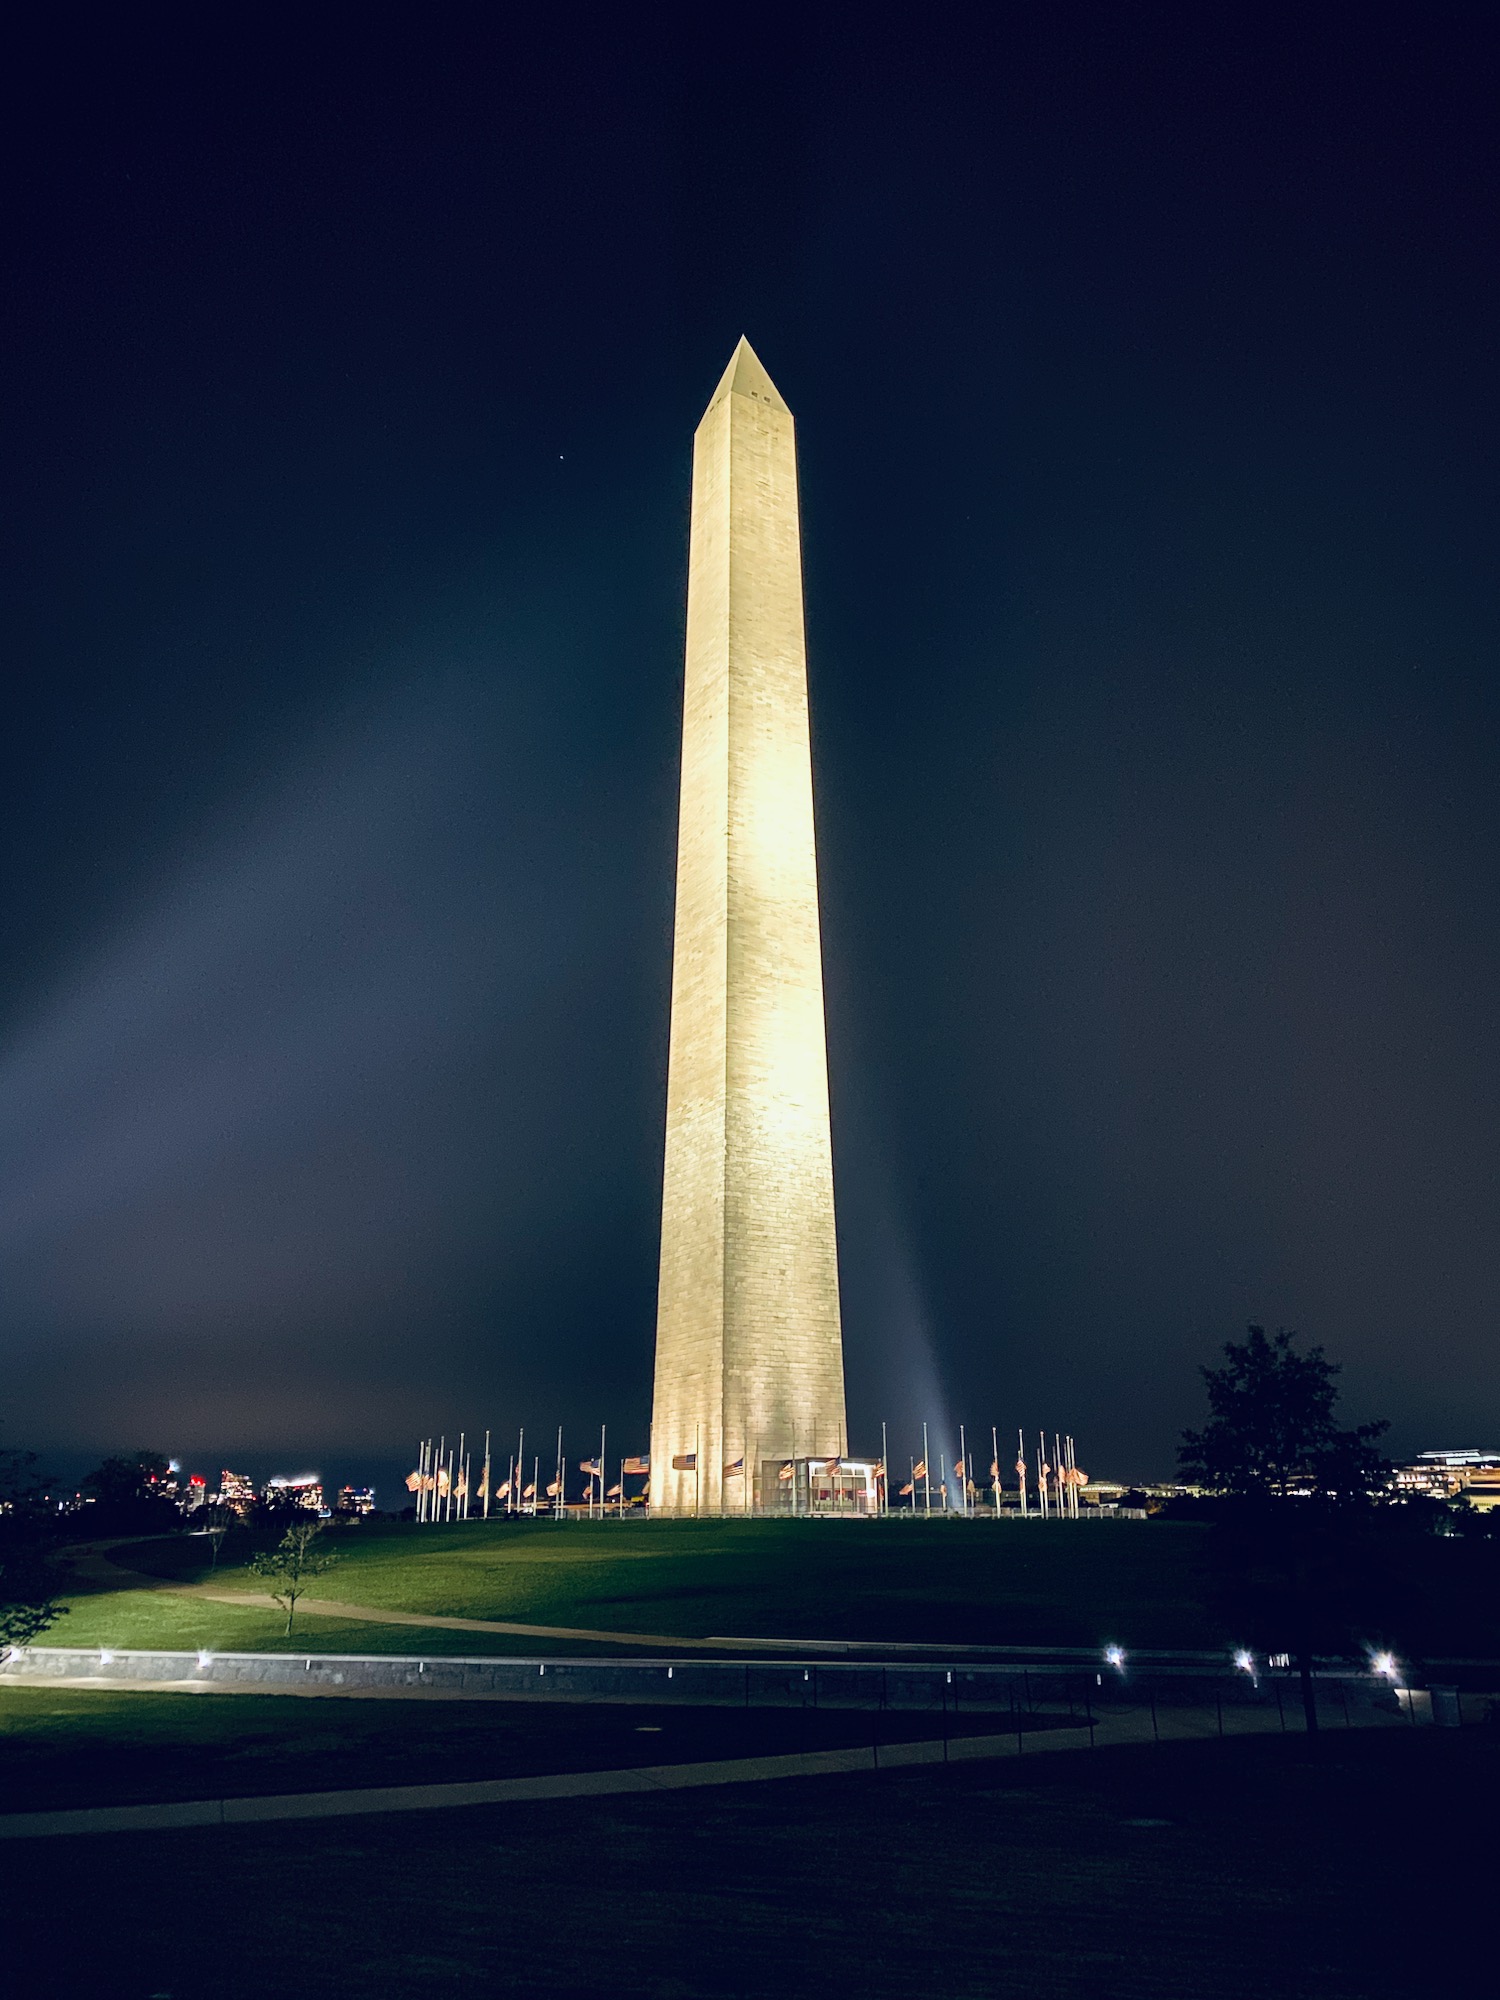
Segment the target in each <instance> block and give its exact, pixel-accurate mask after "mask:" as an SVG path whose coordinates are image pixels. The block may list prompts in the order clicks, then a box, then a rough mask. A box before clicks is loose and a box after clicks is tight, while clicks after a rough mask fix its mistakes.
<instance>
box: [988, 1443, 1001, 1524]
mask: <svg viewBox="0 0 1500 2000" xmlns="http://www.w3.org/2000/svg"><path fill="white" fill-rule="evenodd" d="M990 1492H991V1493H992V1494H993V1495H994V1498H995V1519H996V1520H997V1521H998V1520H999V1518H1000V1429H999V1426H998V1425H997V1424H991V1425H990Z"/></svg>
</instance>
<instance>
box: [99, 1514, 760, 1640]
mask: <svg viewBox="0 0 1500 2000" xmlns="http://www.w3.org/2000/svg"><path fill="white" fill-rule="evenodd" d="M134 1539H136V1538H135V1537H133V1536H132V1537H130V1538H129V1540H127V1541H120V1542H94V1543H89V1542H84V1543H80V1544H78V1545H77V1546H75V1547H74V1548H72V1549H70V1550H69V1551H68V1553H69V1556H70V1557H71V1559H72V1563H73V1570H74V1574H75V1575H76V1576H78V1577H81V1578H82V1579H83V1580H84V1581H85V1582H87V1583H90V1584H94V1585H96V1586H98V1587H100V1588H102V1589H109V1588H111V1587H113V1588H114V1589H116V1590H118V1589H121V1588H125V1589H140V1588H143V1587H144V1588H145V1589H147V1590H159V1591H162V1592H164V1593H165V1594H166V1595H168V1596H170V1597H196V1598H201V1599H207V1600H208V1601H209V1602H210V1603H213V1604H238V1605H241V1606H243V1607H251V1608H253V1609H255V1610H257V1611H261V1610H267V1609H269V1610H272V1611H275V1610H278V1609H280V1608H281V1607H280V1606H278V1605H277V1603H276V1600H275V1598H274V1597H272V1596H271V1594H270V1592H269V1591H257V1590H225V1589H223V1588H222V1587H221V1586H220V1585H218V1584H214V1583H173V1582H172V1581H171V1579H170V1578H167V1577H160V1576H152V1575H151V1574H150V1573H149V1572H148V1571H146V1570H139V1569H131V1568H130V1567H129V1565H128V1564H127V1563H124V1562H122V1561H120V1560H119V1558H118V1557H117V1556H115V1557H112V1556H111V1555H110V1553H109V1551H111V1550H118V1549H122V1548H128V1547H129V1545H130V1541H131V1540H134ZM150 1539H152V1540H155V1539H156V1538H155V1537H154V1536H153V1537H151V1538H150ZM136 1578H139V1579H140V1581H139V1583H137V1582H136V1581H134V1579H136ZM297 1616H298V1617H299V1618H303V1617H306V1618H342V1619H345V1620H350V1621H353V1622H354V1623H356V1624H360V1625H416V1626H425V1627H427V1628H428V1629H434V1628H435V1629H437V1630H439V1631H444V1632H498V1633H502V1634H504V1635H505V1636H506V1637H508V1638H512V1639H581V1640H583V1641H585V1642H587V1643H588V1644H591V1645H602V1646H650V1647H652V1648H654V1649H659V1648H665V1649H667V1650H668V1651H675V1650H680V1649H684V1648H686V1649H688V1650H692V1651H703V1650H707V1651H710V1652H716V1653H719V1652H723V1650H724V1649H725V1647H727V1646H740V1645H744V1646H746V1647H755V1648H758V1647H759V1646H760V1645H761V1643H762V1642H761V1641H759V1640H756V1639H749V1640H739V1639H685V1638H684V1637H683V1636H682V1634H681V1633H680V1632H602V1631H597V1630H595V1629H594V1628H593V1627H591V1626H586V1625H525V1624H521V1623H519V1622H518V1621H516V1620H515V1619H510V1618H450V1617H447V1616H445V1615H444V1614H442V1613H440V1612H436V1611H383V1610H381V1609H380V1608H379V1606H377V1605H373V1604H345V1603H343V1602H342V1601H340V1600H338V1599H334V1598H330V1597H299V1598H298V1600H297ZM792 1643H795V1642H792Z"/></svg>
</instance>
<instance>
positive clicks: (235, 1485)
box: [219, 1470, 255, 1514]
mask: <svg viewBox="0 0 1500 2000" xmlns="http://www.w3.org/2000/svg"><path fill="white" fill-rule="evenodd" d="M219 1505H220V1506H221V1507H232V1508H233V1509H234V1511H235V1513H236V1514H247V1513H248V1512H249V1511H250V1509H251V1508H252V1507H253V1506H254V1505H255V1481H254V1480H253V1479H251V1478H250V1477H249V1476H248V1475H247V1474H245V1473H243V1472H230V1471H227V1470H226V1471H224V1472H221V1473H220V1474H219Z"/></svg>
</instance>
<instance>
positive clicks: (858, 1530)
mask: <svg viewBox="0 0 1500 2000" xmlns="http://www.w3.org/2000/svg"><path fill="white" fill-rule="evenodd" d="M1201 1535H1202V1531H1201V1530H1200V1529H1199V1528H1197V1527H1196V1526H1192V1525H1183V1524H1175V1523H1164V1522H1144V1523H1142V1522H1114V1521H1103V1522H1090V1523H1087V1524H1082V1523H1080V1524H1077V1525H1072V1524H1068V1523H1054V1524H1051V1525H1042V1524H1036V1525H1031V1526H1027V1527H1022V1526H1019V1525H1011V1524H1004V1525H997V1526H979V1525H965V1524H961V1523H952V1522H948V1523H942V1524H932V1525H925V1526H924V1525H914V1524H907V1523H888V1524H887V1523H874V1524H851V1523H839V1522H829V1523H824V1522H805V1521H786V1522H775V1521H744V1522H741V1521H712V1522H707V1521H705V1522H691V1521H689V1522H657V1523H647V1522H641V1523H636V1522H620V1523H616V1522H603V1523H600V1522H595V1523H587V1522H570V1523H568V1524H566V1525H563V1526H558V1525H556V1524H554V1523H552V1522H545V1521H544V1522H536V1523H530V1522H528V1523H520V1524H517V1523H509V1524H497V1525H493V1526H484V1525H482V1524H479V1523H471V1524H467V1525H464V1526H461V1527H448V1528H416V1527H413V1526H410V1525H405V1524H403V1525H395V1524H375V1525H371V1526H368V1527H360V1528H358V1529H353V1530H350V1531H348V1532H347V1533H343V1534H341V1535H340V1536H339V1537H338V1539H337V1543H336V1546H337V1547H338V1548H339V1550H340V1562H339V1565H338V1567H337V1568H336V1569H335V1570H333V1571H331V1572H330V1573H329V1574H327V1575H326V1576H324V1577H322V1578H320V1579H319V1580H318V1582H317V1584H316V1585H315V1586H314V1589H315V1593H316V1594H317V1595H318V1596H322V1597H325V1598H330V1599H334V1600H337V1601H340V1602H345V1603H349V1604H357V1605H370V1606H374V1607H377V1608H380V1609H385V1610H396V1611H406V1612H414V1613H422V1612H434V1613H439V1614H443V1615H447V1616H458V1617H469V1618H494V1619H513V1620H517V1621H519V1622H523V1623H528V1624H544V1625H565V1626H578V1627H585V1628H589V1629H593V1630H600V1631H606V1632H608V1631H619V1632H646V1633H660V1634H663V1635H668V1636H682V1637H696V1638H707V1637H710V1636H717V1635H724V1636H735V1637H742V1636H754V1637H765V1638H830V1639H863V1640H873V1641H881V1640H886V1641H890V1642H892V1643H897V1644H899V1643H910V1642H913V1641H916V1642H921V1643H925V1644H938V1645H960V1644H976V1643H980V1644H996V1643H998V1644H1051V1645H1081V1646H1089V1647H1093V1646H1099V1645H1103V1644H1104V1643H1105V1642H1106V1641H1109V1640H1119V1641H1121V1642H1122V1643H1124V1644H1127V1645H1133V1646H1137V1647H1141V1646H1165V1647H1178V1646H1218V1645H1220V1644H1222V1643H1224V1641H1225V1635H1224V1634H1222V1633H1220V1632H1219V1631H1217V1630H1216V1629H1215V1626H1214V1624H1213V1621H1212V1620H1211V1619H1209V1618H1207V1617H1206V1616H1205V1614H1204V1613H1203V1611H1202V1609H1201V1608H1200V1602H1199V1588H1198V1583H1197V1577H1196V1560H1197V1556H1198V1552H1199V1549H1200V1547H1201ZM226 1554H227V1556H228V1560H226V1561H224V1562H222V1563H221V1564H220V1566H219V1569H218V1571H217V1573H216V1574H215V1575H214V1576H213V1579H212V1580H213V1581H214V1582H215V1583H218V1584H221V1585H222V1586H224V1587H225V1588H227V1589H231V1590H233V1589H244V1590H261V1589H264V1588H265V1586H264V1584H262V1583H261V1582H260V1581H259V1580H258V1579H257V1578H256V1577H255V1576H254V1575H252V1574H251V1573H250V1572H249V1571H248V1570H247V1569H246V1568H244V1567H243V1565H242V1560H241V1559H240V1558H239V1557H238V1556H236V1554H235V1552H234V1550H233V1546H232V1544H231V1545H230V1549H229V1550H228V1551H226ZM205 1556H206V1551H205V1545H204V1544H203V1543H202V1542H201V1541H198V1540H195V1539H189V1538H183V1539H178V1540H174V1541H167V1542H161V1543H156V1544H151V1545H137V1546H135V1547H132V1548H129V1549H125V1550H122V1551H121V1552H120V1560H121V1561H122V1562H124V1561H128V1562H129V1563H131V1564H132V1565H134V1566H136V1567H137V1568H146V1567H148V1566H149V1568H150V1569H151V1570H152V1571H153V1572H154V1573H155V1574H156V1575H158V1576H162V1577H167V1576H170V1577H172V1578H174V1579H180V1580H182V1581H207V1580H209V1576H210V1572H209V1568H208V1564H207V1561H206V1560H205ZM125 1581H126V1577H125V1573H124V1572H122V1583H124V1582H125ZM71 1601H72V1604H73V1612H72V1615H71V1616H70V1617H69V1618H68V1619H66V1620H63V1621H60V1623H59V1626H58V1627H57V1628H56V1631H55V1635H54V1636H55V1642H56V1643H57V1644H59V1645H74V1644H77V1645H98V1644H104V1645H119V1646H150V1645H164V1646H165V1645H171V1646H195V1645H212V1646H218V1647H221V1648H225V1649H234V1650H245V1649H250V1648H258V1647H262V1646H270V1645H279V1644H280V1643H281V1641H280V1640H279V1638H278V1621H277V1620H276V1618H275V1617H274V1614H272V1613H270V1612H269V1611H263V1610H254V1609H247V1608H244V1607H240V1606H221V1605H215V1604H212V1603H208V1602H205V1601H202V1600H196V1601H195V1600H191V1599H183V1598H175V1597H173V1596H171V1595H170V1594H167V1593H164V1592H159V1591H148V1590H143V1589H129V1588H126V1589H123V1590H121V1591H118V1592H109V1593H105V1594H100V1593H94V1594H92V1595H88V1594H85V1595H80V1596H78V1597H75V1598H74V1599H73V1600H71ZM438 1644H441V1645H442V1648H443V1650H446V1651H449V1652H474V1653H478V1652H489V1651H495V1652H502V1651H503V1652H517V1651H527V1650H534V1649H535V1647H534V1643H533V1642H524V1641H522V1642H517V1641H507V1640H503V1639H499V1638H495V1637H491V1636H488V1635H481V1634H477V1633H476V1634H468V1633H463V1634H447V1635H443V1636H442V1638H441V1640H439V1635H438V1634H437V1633H436V1632H433V1633H431V1634H430V1635H429V1634H426V1633H419V1632H417V1631H416V1630H415V1628H413V1629H412V1630H409V1631H405V1632H403V1630H402V1629H401V1628H399V1627H394V1628H393V1627H389V1626H387V1627H378V1626H376V1627H369V1626H364V1627H355V1626H353V1625H343V1624H340V1623H336V1622H334V1621H329V1620H325V1619H318V1620H316V1621H315V1622H314V1621H313V1620H308V1621H306V1623H305V1626H303V1627H302V1628H301V1635H300V1636H298V1637H296V1638H294V1640H293V1641H292V1643H291V1646H290V1650H293V1651H295V1650H297V1649H298V1648H299V1647H302V1646H309V1645H316V1647H317V1648H318V1649H319V1650H322V1651H364V1650H370V1651H380V1652H390V1651H397V1652H410V1651H415V1650H434V1649H435V1648H436V1647H437V1645H438ZM547 1645H548V1650H553V1649H554V1646H553V1642H550V1641H549V1642H547Z"/></svg>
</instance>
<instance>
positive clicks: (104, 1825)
mask: <svg viewBox="0 0 1500 2000" xmlns="http://www.w3.org/2000/svg"><path fill="white" fill-rule="evenodd" d="M1244 1713H1248V1714H1249V1715H1252V1716H1255V1717H1257V1718H1258V1719H1257V1721H1256V1722H1255V1725H1254V1729H1253V1732H1252V1730H1251V1729H1250V1728H1240V1727H1236V1728H1235V1729H1234V1731H1233V1734H1235V1735H1236V1736H1238V1735H1248V1734H1251V1733H1254V1734H1257V1735H1258V1734H1263V1733H1270V1732H1273V1731H1276V1730H1278V1729H1279V1727H1280V1725H1279V1723H1278V1720H1277V1718H1276V1717H1275V1715H1274V1714H1272V1715H1271V1716H1270V1717H1269V1718H1266V1717H1263V1716H1261V1712H1260V1711H1257V1710H1251V1711H1247V1712H1244ZM1157 1726H1158V1725H1157V1724H1156V1723H1155V1722H1154V1721H1153V1719H1152V1717H1151V1716H1149V1715H1146V1714H1139V1713H1138V1714H1129V1715H1116V1716H1107V1717H1102V1718H1101V1719H1100V1720H1099V1722H1098V1724H1097V1726H1096V1728H1095V1730H1094V1731H1093V1732H1092V1734H1091V1732H1090V1731H1089V1730H1088V1729H1087V1728H1079V1729H1048V1730H1044V1731H1038V1732H1035V1733H1032V1734H1029V1735H1027V1736H1025V1737H1022V1736H1018V1735H1017V1734H1016V1733H1015V1732H1014V1731H1011V1732H1008V1733H1007V1734H1005V1735H1003V1736H1001V1735H997V1736H955V1737H952V1738H950V1739H949V1740H948V1741H947V1742H944V1741H942V1740H941V1739H935V1740H933V1741H930V1742H925V1743H887V1744H867V1745H862V1746H861V1747H859V1748H857V1749H846V1750H812V1751H808V1752H805V1753H800V1754H793V1755H790V1756H780V1757H734V1758H724V1759H721V1760H718V1761H716V1762H713V1763H703V1764H651V1765H647V1766H645V1767H639V1766H638V1767H637V1768H636V1769H634V1770H610V1771H569V1772H561V1773H558V1774H556V1775H553V1776H548V1777H535V1778H485V1779H478V1780H475V1781H472V1782H469V1783H464V1784H447V1785H377V1786H368V1787H363V1788H361V1789H358V1790H351V1791H339V1792H282V1793H279V1794H273V1795H271V1796H269V1797H264V1798H238V1799H187V1800H182V1801H180V1802H177V1803H172V1804H163V1805H134V1806H83V1807H78V1808H74V1809H72V1810H69V1811H66V1812H29V1813H5V1814H0V1840H35V1839H40V1838H42V1837H44V1836H48V1835H57V1834H96V1833H146V1832H152V1831H156V1830H158V1829H162V1828H169V1827H183V1826H251V1825H256V1824H261V1823H264V1822H265V1821H268V1820H305V1819H338V1818H344V1817H347V1816H349V1815H353V1814H358V1813H390V1812H427V1811H433V1810H440V1809H451V1808H452V1807H455V1806H488V1805H508V1804H516V1803H520V1802H523V1801H528V1800H537V1799H583V1798H606V1797H614V1796H618V1795H620V1794H622V1793H629V1792H674V1791H691V1790H695V1789H697V1788H699V1787H702V1786H708V1785H745V1784H757V1783H762V1782H764V1781H766V1780H768V1779H774V1778H815V1777H833V1776H837V1775H840V1774H844V1773H848V1772H856V1771H885V1770H896V1769H901V1768H903V1767H908V1766H911V1765H919V1764H947V1763H955V1764H956V1763H966V1762H970V1761H972V1760H974V1759H977V1758H1005V1757H1017V1756H1025V1757H1028V1758H1030V1757H1038V1756H1046V1755H1049V1754H1052V1753H1055V1752H1057V1751H1060V1750H1073V1751H1077V1750H1088V1749H1089V1748H1091V1747H1097V1748H1101V1749H1102V1748H1114V1747H1119V1746H1121V1745H1125V1744H1132V1743H1137V1744H1139V1743H1150V1742H1152V1741H1153V1740H1154V1738H1155V1734H1156V1730H1157ZM1161 1734H1162V1736H1163V1737H1166V1736H1167V1735H1168V1734H1169V1732H1168V1731H1167V1730H1166V1729H1162V1731H1161ZM1218 1734H1219V1730H1218V1728H1217V1726H1216V1719H1215V1716H1214V1711H1213V1710H1212V1709H1205V1710H1203V1711H1201V1713H1200V1712H1198V1711H1182V1710H1178V1711H1176V1712H1175V1713H1174V1715H1173V1725H1172V1728H1171V1730H1170V1737H1171V1739H1172V1740H1174V1741H1175V1740H1179V1739H1185V1738H1192V1739H1194V1740H1198V1741H1203V1740H1206V1739H1208V1738H1210V1737H1214V1736H1217V1735H1218Z"/></svg>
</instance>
